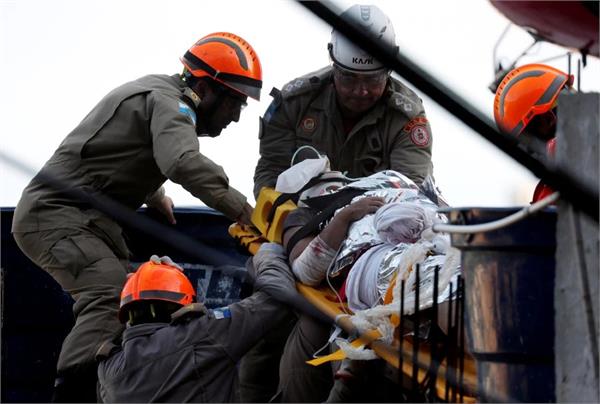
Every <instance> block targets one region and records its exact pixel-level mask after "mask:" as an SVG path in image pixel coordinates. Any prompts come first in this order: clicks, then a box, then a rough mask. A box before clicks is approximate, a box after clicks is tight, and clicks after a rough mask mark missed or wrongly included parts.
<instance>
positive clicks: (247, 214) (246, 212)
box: [235, 202, 254, 225]
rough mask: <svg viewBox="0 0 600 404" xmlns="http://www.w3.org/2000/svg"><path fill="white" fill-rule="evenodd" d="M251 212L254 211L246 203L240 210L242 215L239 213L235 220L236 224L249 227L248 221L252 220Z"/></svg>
mask: <svg viewBox="0 0 600 404" xmlns="http://www.w3.org/2000/svg"><path fill="white" fill-rule="evenodd" d="M253 211H254V208H253V207H252V206H250V204H248V203H247V202H246V203H245V204H244V207H243V209H242V213H240V215H239V216H238V217H237V218H236V219H235V221H236V222H238V223H239V224H246V225H251V224H252V222H251V220H250V219H251V218H252V212H253Z"/></svg>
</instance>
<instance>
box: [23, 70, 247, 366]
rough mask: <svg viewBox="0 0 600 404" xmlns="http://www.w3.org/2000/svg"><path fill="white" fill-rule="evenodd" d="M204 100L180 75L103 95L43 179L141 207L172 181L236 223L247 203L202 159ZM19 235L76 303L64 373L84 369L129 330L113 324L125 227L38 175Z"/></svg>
mask: <svg viewBox="0 0 600 404" xmlns="http://www.w3.org/2000/svg"><path fill="white" fill-rule="evenodd" d="M199 102H200V100H199V99H198V97H197V96H196V95H195V94H194V93H193V92H192V90H191V89H190V88H189V87H188V86H187V84H186V83H185V82H184V81H182V80H181V79H180V77H179V75H174V76H166V75H150V76H146V77H142V78H140V79H138V80H135V81H132V82H130V83H126V84H124V85H122V86H120V87H118V88H116V89H115V90H113V91H112V92H110V93H109V94H108V95H107V96H106V97H104V98H103V99H102V100H101V101H100V103H98V105H97V106H96V107H95V108H94V109H93V110H92V111H91V112H90V113H89V114H88V115H87V116H86V117H85V118H84V119H83V121H82V122H81V123H80V124H79V125H78V126H77V127H76V128H75V129H74V130H73V131H72V132H71V133H70V134H69V135H68V136H67V137H66V138H65V139H64V141H63V142H62V144H61V145H60V146H59V148H58V149H57V150H56V152H55V153H54V155H53V156H52V157H51V158H50V160H49V161H48V162H47V163H46V164H45V166H44V167H43V168H42V170H41V172H40V173H41V174H43V175H46V176H51V177H53V178H58V179H60V180H62V181H66V182H67V183H69V184H70V185H71V186H72V187H74V188H76V189H78V190H82V191H85V192H87V193H89V194H92V195H93V194H100V195H102V196H105V197H109V198H111V199H113V200H115V201H117V202H120V203H121V204H123V205H125V206H127V207H129V208H131V209H137V208H138V207H140V206H141V205H142V204H143V203H144V202H145V201H146V202H148V201H151V200H154V201H158V200H160V199H161V197H162V196H163V195H164V190H163V189H162V187H161V185H162V184H163V183H164V182H165V181H166V180H167V179H170V180H172V181H173V182H176V183H179V184H181V185H182V186H183V187H184V188H185V189H187V190H188V191H189V192H190V193H192V194H193V195H194V196H196V197H198V198H200V199H201V200H203V201H204V202H205V203H206V204H207V205H208V206H210V207H213V208H215V209H217V210H220V211H221V212H223V213H224V214H225V215H226V216H228V217H229V218H231V219H234V218H236V217H237V216H238V215H239V214H240V213H241V212H242V209H243V206H244V204H245V202H246V198H245V197H244V196H243V195H242V194H240V193H239V192H238V191H237V190H235V189H233V188H232V187H230V186H229V183H228V179H227V176H226V175H225V173H224V171H223V169H222V168H221V167H220V166H218V165H217V164H215V163H214V162H212V161H211V160H210V159H208V158H207V157H205V156H203V155H202V154H201V153H200V152H199V142H198V138H197V134H196V119H200V117H196V112H195V111H196V108H197V106H198V103H199ZM12 231H13V234H14V237H15V239H16V241H17V243H18V245H19V247H20V248H21V249H22V250H23V252H24V253H25V254H26V255H27V256H28V257H29V258H30V259H31V260H32V261H33V262H35V263H36V264H37V265H39V266H40V267H42V268H43V269H44V270H46V271H48V272H49V273H50V275H52V276H53V277H54V279H56V280H57V282H58V283H59V284H60V285H61V286H62V287H63V289H65V290H66V291H67V292H69V293H70V294H71V295H72V296H73V298H74V299H75V305H74V308H73V311H74V314H75V317H76V324H75V326H74V328H73V330H72V331H71V333H70V334H69V335H68V336H67V338H66V340H65V342H64V344H63V349H62V351H61V354H60V357H59V361H58V371H59V374H61V373H65V372H76V371H77V370H78V369H79V370H81V369H83V368H85V369H87V368H89V367H90V364H93V363H94V356H95V354H96V352H97V350H98V349H99V348H100V346H101V345H102V343H103V342H105V341H106V340H108V339H111V338H113V337H115V336H118V335H119V334H120V333H121V331H122V326H121V325H120V324H119V322H118V320H117V316H116V311H117V309H118V304H119V294H120V291H121V288H122V286H123V284H124V282H125V279H126V271H127V269H126V266H127V259H128V256H129V251H128V249H127V246H126V244H125V241H124V239H123V236H122V234H121V228H120V226H119V225H118V224H117V223H116V222H115V221H113V220H112V219H111V218H110V217H108V216H107V215H105V214H103V213H101V212H99V211H97V210H95V209H92V208H91V206H89V205H88V204H86V203H85V202H82V201H80V200H77V199H76V198H74V197H72V196H69V195H68V194H66V193H64V192H61V191H60V190H57V189H54V188H52V187H50V186H49V185H47V184H46V183H45V182H44V181H43V179H42V178H40V175H37V176H36V177H34V178H33V180H32V181H31V182H30V183H29V185H28V186H27V187H26V188H25V190H24V191H23V195H22V197H21V200H20V201H19V203H18V205H17V208H16V210H15V215H14V220H13V226H12Z"/></svg>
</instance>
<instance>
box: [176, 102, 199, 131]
mask: <svg viewBox="0 0 600 404" xmlns="http://www.w3.org/2000/svg"><path fill="white" fill-rule="evenodd" d="M179 112H180V113H182V114H183V115H187V116H188V117H189V118H190V119H191V120H192V123H193V124H194V126H196V113H195V112H194V111H192V109H191V108H190V107H189V106H188V105H187V104H186V103H185V102H182V101H179Z"/></svg>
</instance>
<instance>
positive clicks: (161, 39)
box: [0, 0, 600, 206]
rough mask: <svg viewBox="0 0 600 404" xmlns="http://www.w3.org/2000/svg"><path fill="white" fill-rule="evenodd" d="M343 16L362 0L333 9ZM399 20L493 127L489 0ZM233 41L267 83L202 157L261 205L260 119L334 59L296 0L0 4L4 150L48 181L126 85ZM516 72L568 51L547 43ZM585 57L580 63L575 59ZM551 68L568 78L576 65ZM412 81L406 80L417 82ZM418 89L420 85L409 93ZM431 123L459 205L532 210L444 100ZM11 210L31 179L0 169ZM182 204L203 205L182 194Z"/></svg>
mask: <svg viewBox="0 0 600 404" xmlns="http://www.w3.org/2000/svg"><path fill="white" fill-rule="evenodd" d="M336 3H337V4H339V5H340V6H341V7H342V8H346V7H348V6H350V5H351V4H353V3H354V2H352V1H338V2H336ZM365 4H376V5H378V6H379V7H380V8H381V9H382V10H383V11H384V12H385V13H386V14H388V15H389V16H390V18H391V20H392V22H393V23H394V27H395V31H396V36H397V42H398V45H399V46H400V49H401V50H402V52H403V53H405V54H406V55H407V56H409V57H411V58H413V60H414V61H415V62H416V63H418V64H420V65H421V67H422V68H424V69H426V70H427V71H429V72H430V73H432V74H434V75H435V76H436V77H438V79H439V80H441V81H443V82H444V83H445V84H446V85H447V86H448V87H450V88H452V89H453V90H454V91H456V92H458V93H459V94H461V95H462V96H463V97H464V98H466V99H467V100H469V101H470V102H471V103H473V104H474V105H475V106H476V107H477V108H479V109H480V110H481V111H483V112H484V113H485V114H486V115H488V116H489V117H490V118H491V117H492V103H493V94H492V93H491V92H490V91H489V90H488V89H487V86H488V85H489V83H490V82H491V81H492V79H493V65H492V52H493V47H494V45H495V43H496V41H497V40H498V38H499V37H500V35H501V33H502V31H503V30H504V28H505V27H506V25H507V23H508V20H507V19H506V18H504V17H503V16H502V15H501V14H500V13H499V12H498V11H497V10H496V9H495V8H494V7H493V6H492V5H491V4H490V3H489V2H488V1H486V0H462V1H444V0H419V1H400V0H388V1H371V2H368V3H365ZM215 31H231V32H233V33H236V34H238V35H240V36H242V37H243V38H245V39H246V40H247V41H248V42H249V43H250V44H252V46H253V47H254V48H255V50H256V52H257V53H258V55H259V57H260V59H261V62H262V67H263V74H264V87H263V94H262V99H261V101H260V102H255V101H252V100H250V102H249V106H248V107H247V108H246V109H245V110H244V111H243V113H242V117H241V120H240V122H238V123H237V124H236V123H232V124H231V125H230V126H229V127H228V128H227V129H226V130H225V131H224V132H223V133H222V135H221V136H220V137H218V138H215V139H206V138H201V139H200V150H201V152H203V153H204V154H206V155H207V156H209V157H210V158H212V159H213V160H215V161H216V162H218V163H219V164H221V165H222V166H223V167H224V169H225V171H226V172H227V174H228V176H229V178H230V182H231V184H232V185H233V186H234V187H236V188H237V189H239V190H240V191H241V192H242V193H244V194H245V195H246V196H247V197H248V198H249V200H250V201H251V202H253V201H254V198H253V196H252V187H253V183H252V177H253V173H254V167H255V165H256V161H257V159H258V118H259V116H260V115H262V114H263V113H264V111H265V110H266V108H267V107H268V105H269V103H270V101H271V98H270V97H269V95H268V94H269V92H270V89H271V87H273V86H276V87H278V88H281V87H282V86H283V85H284V84H285V83H286V82H287V81H289V80H291V79H293V78H295V77H297V76H299V75H303V74H305V73H308V72H310V71H313V70H317V69H318V68H320V67H322V66H325V65H326V64H328V63H329V58H328V54H327V48H326V46H327V42H328V41H329V37H330V31H331V29H330V28H329V27H328V26H327V25H326V24H324V23H323V22H321V21H320V20H318V18H316V17H314V16H313V15H312V14H311V13H309V12H308V11H305V10H304V8H303V7H301V6H299V5H298V4H296V3H294V2H293V1H285V0H272V1H226V0H219V1H199V0H189V1H188V0H170V1H164V0H162V1H157V0H136V1H130V0H128V1H125V0H100V1H95V0H88V1H75V0H73V1H57V0H52V1H49V0H18V1H16V0H0V73H1V74H0V83H1V84H0V88H1V89H2V90H1V91H0V108H1V110H2V118H1V119H0V141H1V145H2V151H3V152H4V153H8V154H10V155H12V156H13V157H14V158H17V159H19V160H20V161H22V162H23V163H25V164H27V165H28V166H30V167H31V168H32V169H34V170H35V171H37V170H38V169H39V168H40V167H41V166H42V165H43V164H44V162H45V161H46V160H47V159H48V158H49V157H50V156H51V155H52V153H53V152H54V150H55V149H56V147H57V146H58V145H59V143H60V142H61V140H62V139H63V138H64V137H65V136H66V135H67V134H68V133H69V132H70V131H71V130H72V129H73V128H74V127H75V126H76V125H77V124H78V123H79V122H80V121H81V120H82V119H83V117H84V116H85V115H86V114H87V113H88V112H89V111H90V110H91V108H93V107H94V105H95V104H96V103H97V102H98V101H99V100H100V99H101V98H102V97H103V96H104V95H105V94H106V93H107V92H109V91H110V90H112V89H113V88H115V87H117V86H118V85H120V84H122V83H124V82H127V81H130V80H134V79H136V78H138V77H140V76H143V75H146V74H151V73H162V74H173V73H177V72H180V71H181V64H180V62H179V57H180V56H181V55H182V54H183V53H184V52H185V51H186V50H187V49H188V48H189V47H190V46H191V45H192V44H193V43H194V42H195V41H196V40H197V39H199V38H200V37H202V36H204V35H206V34H208V33H211V32H215ZM531 42H532V40H531V38H530V37H529V35H528V34H526V33H525V32H524V31H523V30H522V29H520V28H519V27H516V26H514V27H513V28H511V29H510V31H509V32H508V34H507V37H506V39H505V41H504V42H503V43H502V44H501V46H500V47H499V49H498V51H499V55H500V56H503V57H504V58H505V59H506V60H511V59H513V58H514V57H516V56H517V55H518V54H519V53H520V52H521V51H522V50H524V49H525V47H526V46H527V45H528V44H529V43H531ZM535 51H536V52H535V54H534V55H531V56H529V57H526V58H524V59H522V61H521V62H520V63H519V64H523V63H526V62H536V61H541V60H543V59H545V58H547V57H550V56H554V55H559V54H561V53H564V52H566V50H565V49H563V48H560V47H556V46H553V45H549V44H543V45H541V46H538V47H537V48H536V50H535ZM574 60H576V59H574ZM550 64H552V65H554V66H556V67H558V68H561V69H563V70H566V68H567V67H566V66H567V64H566V58H560V59H557V60H554V61H552V62H550ZM599 73H600V68H599V64H598V60H597V59H595V58H590V63H589V66H588V67H587V68H586V69H585V70H583V73H582V77H581V80H582V89H583V90H595V91H598V89H599V88H600V84H599V80H600V74H599ZM407 84H409V83H407ZM409 86H410V84H409ZM423 99H424V103H425V109H426V112H427V115H428V117H429V121H430V122H431V126H432V131H433V138H434V146H433V163H434V174H435V178H436V181H437V184H438V186H439V187H440V188H441V190H442V192H443V193H444V194H445V196H446V198H447V199H448V201H449V202H450V204H451V205H453V206H510V205H518V204H524V203H527V202H528V201H529V198H530V196H531V193H532V191H533V188H534V187H535V183H536V182H537V180H536V179H535V178H534V177H533V176H532V175H531V174H530V173H529V172H528V171H527V170H526V169H524V168H522V167H521V166H520V165H518V164H517V163H514V162H512V161H511V160H510V158H509V157H506V156H505V155H504V154H503V153H502V152H500V151H498V150H497V149H496V148H495V147H494V146H493V145H491V144H490V143H488V142H487V141H486V140H484V139H483V138H481V137H480V136H479V135H477V134H475V133H473V132H472V131H471V130H470V129H468V128H467V127H465V126H464V125H462V123H460V122H459V121H457V120H456V119H455V118H453V117H452V116H451V115H449V114H448V113H447V112H446V111H445V110H443V109H442V108H441V107H439V106H438V105H437V104H435V102H433V101H432V100H430V99H428V98H427V97H423ZM0 170H1V184H0V185H1V186H0V206H14V205H15V204H16V203H17V201H18V199H19V196H20V193H21V191H22V189H23V188H24V187H25V185H26V184H27V182H28V181H29V180H30V178H31V177H32V174H25V173H22V172H20V171H17V170H15V169H13V168H11V167H9V166H7V165H6V164H4V163H3V162H0ZM167 192H168V193H169V194H170V195H171V196H172V197H173V199H174V200H175V203H176V205H187V206H189V205H198V204H200V201H198V200H196V199H195V198H193V197H192V196H191V195H189V194H188V193H187V192H186V191H185V190H183V189H182V188H181V187H179V186H178V185H175V184H167Z"/></svg>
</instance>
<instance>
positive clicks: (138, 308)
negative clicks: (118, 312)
mask: <svg viewBox="0 0 600 404" xmlns="http://www.w3.org/2000/svg"><path fill="white" fill-rule="evenodd" d="M181 307H182V306H181V305H180V304H177V303H173V302H167V301H164V300H138V301H136V302H132V303H131V304H129V305H128V306H127V309H126V310H127V318H128V324H129V325H138V324H145V323H170V322H171V314H173V313H174V312H176V311H177V310H179V309H180V308H181Z"/></svg>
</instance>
